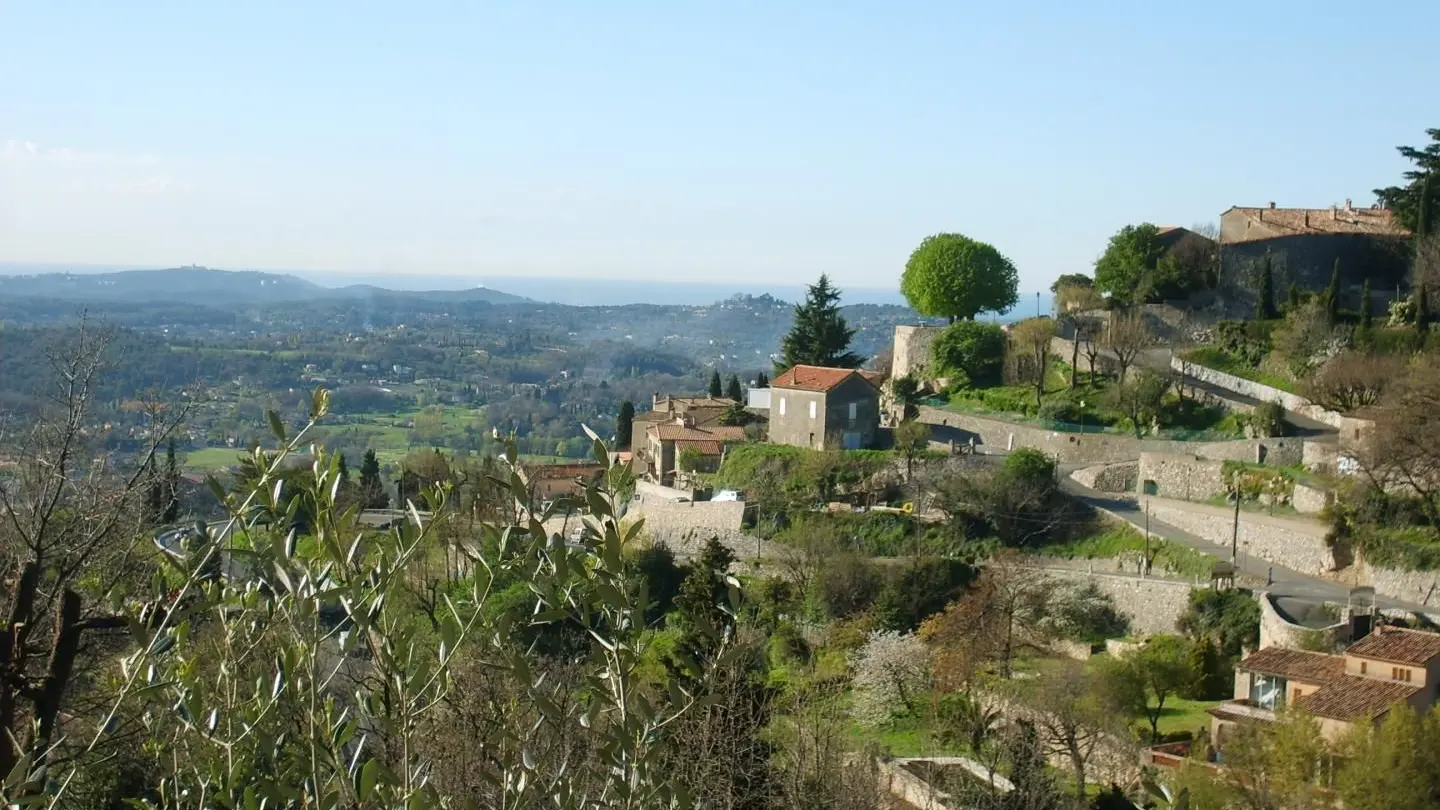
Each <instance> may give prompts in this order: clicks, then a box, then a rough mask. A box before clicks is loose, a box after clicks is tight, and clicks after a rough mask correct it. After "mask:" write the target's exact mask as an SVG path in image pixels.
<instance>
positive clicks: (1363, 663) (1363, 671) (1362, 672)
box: [1360, 661, 1367, 675]
mask: <svg viewBox="0 0 1440 810" xmlns="http://www.w3.org/2000/svg"><path fill="white" fill-rule="evenodd" d="M1366 669H1367V667H1366V666H1365V662H1364V661H1361V662H1360V674H1361V675H1364V674H1365V670H1366Z"/></svg>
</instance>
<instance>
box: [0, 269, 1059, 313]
mask: <svg viewBox="0 0 1440 810" xmlns="http://www.w3.org/2000/svg"><path fill="white" fill-rule="evenodd" d="M153 269H157V268H155V267H141V266H136V265H127V266H115V265H111V266H106V265H79V264H20V263H16V262H0V275H29V274H38V273H84V274H90V273H111V272H116V271H121V270H153ZM218 269H240V268H218ZM244 269H247V270H250V269H253V270H261V271H263V272H266V273H288V274H290V275H294V276H298V277H299V278H303V279H305V280H306V281H310V282H313V283H315V284H319V285H320V286H322V287H344V286H347V285H350V284H371V285H374V286H376V287H384V288H386V289H391V290H416V291H419V290H464V289H469V288H472V287H478V286H484V287H489V288H490V289H493V290H499V291H500V292H506V293H510V294H511V295H520V296H524V297H525V298H530V299H533V300H535V301H543V302H546V303H552V304H568V305H571V306H622V305H625V304H656V305H662V306H665V305H671V306H674V305H680V306H704V305H706V304H713V303H715V302H716V301H722V300H724V299H726V298H729V297H731V296H733V295H766V294H768V295H772V296H774V297H776V298H779V299H781V300H783V301H799V300H800V299H802V298H804V296H805V285H803V284H747V283H744V282H740V283H734V284H727V283H722V282H692V281H643V280H639V279H594V278H555V277H538V276H487V277H485V278H484V279H483V280H482V279H478V278H476V277H474V276H457V275H440V274H425V273H345V272H317V271H309V270H276V269H271V268H244ZM840 289H841V293H842V298H841V303H843V304H894V305H896V306H904V305H905V298H904V297H903V296H901V295H900V291H899V290H898V289H897V288H894V287H852V286H844V285H841V286H840ZM1051 303H1052V296H1051V294H1050V292H1049V291H1045V292H1043V293H1041V294H1040V301H1039V306H1040V309H1039V311H1040V312H1049V311H1050V306H1051ZM1035 312H1036V298H1035V293H1034V292H1031V293H1021V294H1020V303H1019V304H1018V305H1017V306H1016V307H1015V309H1014V310H1011V311H1010V312H1007V313H1005V314H1004V315H1002V316H1000V320H1003V321H1012V320H1018V319H1020V318H1027V317H1030V316H1031V315H1034V314H1035Z"/></svg>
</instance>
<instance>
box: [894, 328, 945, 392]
mask: <svg viewBox="0 0 1440 810" xmlns="http://www.w3.org/2000/svg"><path fill="white" fill-rule="evenodd" d="M943 331H945V327H943V326H897V327H895V342H894V344H893V346H892V347H891V353H892V354H891V358H890V373H891V376H894V377H904V376H907V375H908V376H912V377H916V378H919V379H922V380H925V379H929V377H930V367H931V359H930V355H931V347H932V346H933V345H934V344H935V338H937V337H939V336H940V333H941V332H943Z"/></svg>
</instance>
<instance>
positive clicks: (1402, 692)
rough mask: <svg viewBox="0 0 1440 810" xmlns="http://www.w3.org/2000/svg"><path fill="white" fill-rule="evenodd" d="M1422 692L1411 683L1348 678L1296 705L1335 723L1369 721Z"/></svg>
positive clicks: (1302, 699) (1343, 678)
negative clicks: (1338, 721)
mask: <svg viewBox="0 0 1440 810" xmlns="http://www.w3.org/2000/svg"><path fill="white" fill-rule="evenodd" d="M1419 691H1420V687H1418V686H1413V685H1411V684H1408V683H1395V682H1393V681H1381V680H1376V679H1374V678H1359V677H1355V676H1353V675H1346V676H1344V677H1341V678H1338V679H1336V680H1335V681H1334V682H1332V683H1328V684H1326V685H1325V686H1322V687H1321V688H1320V689H1318V690H1316V691H1314V692H1312V693H1310V694H1308V695H1305V696H1304V697H1301V698H1300V699H1299V700H1296V701H1295V703H1294V704H1293V705H1294V706H1295V708H1297V709H1302V710H1304V711H1306V712H1308V713H1310V714H1313V715H1316V716H1319V717H1329V718H1331V719H1333V720H1361V719H1366V720H1368V719H1370V718H1372V717H1376V716H1378V715H1381V714H1384V713H1385V712H1386V711H1388V710H1389V709H1390V707H1391V706H1394V705H1395V704H1396V703H1400V702H1401V701H1404V700H1408V699H1409V698H1410V697H1411V696H1412V695H1414V694H1415V693H1416V692H1419Z"/></svg>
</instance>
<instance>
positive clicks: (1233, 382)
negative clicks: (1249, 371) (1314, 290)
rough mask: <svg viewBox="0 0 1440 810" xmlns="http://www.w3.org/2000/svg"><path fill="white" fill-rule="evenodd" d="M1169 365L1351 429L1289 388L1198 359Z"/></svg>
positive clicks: (1340, 416) (1176, 359)
mask: <svg viewBox="0 0 1440 810" xmlns="http://www.w3.org/2000/svg"><path fill="white" fill-rule="evenodd" d="M1170 367H1171V368H1173V369H1175V370H1176V371H1183V372H1184V373H1186V374H1189V375H1190V376H1192V377H1194V378H1195V379H1197V380H1200V381H1201V382H1207V383H1210V384H1211V385H1214V386H1217V387H1219V388H1224V389H1225V390H1226V391H1231V392H1234V393H1236V394H1240V395H1241V396H1246V397H1250V398H1251V399H1258V400H1261V401H1263V402H1275V403H1279V405H1280V407H1282V408H1284V409H1285V410H1287V411H1290V412H1292V413H1298V414H1300V415H1301V416H1304V417H1307V418H1310V419H1314V420H1315V421H1316V422H1320V423H1322V424H1326V425H1329V426H1330V427H1333V428H1337V429H1344V428H1346V427H1347V426H1349V427H1351V428H1352V429H1353V427H1354V426H1353V425H1350V423H1352V422H1354V421H1356V420H1353V419H1349V418H1348V417H1346V416H1345V415H1344V414H1341V413H1338V412H1336V411H1332V410H1328V409H1326V408H1322V407H1320V406H1319V405H1316V404H1315V403H1313V402H1311V401H1310V400H1308V399H1306V398H1305V397H1302V396H1300V395H1299V394H1292V393H1290V392H1289V391H1281V390H1280V389H1279V388H1275V387H1273V386H1269V385H1265V384H1264V383H1258V382H1255V381H1254V380H1247V379H1245V378H1244V377H1237V376H1235V375H1234V374H1227V373H1225V372H1223V371H1219V370H1218V369H1213V368H1210V367H1209V366H1202V365H1199V364H1197V363H1194V362H1191V361H1188V360H1181V359H1180V358H1179V357H1172V358H1170Z"/></svg>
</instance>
